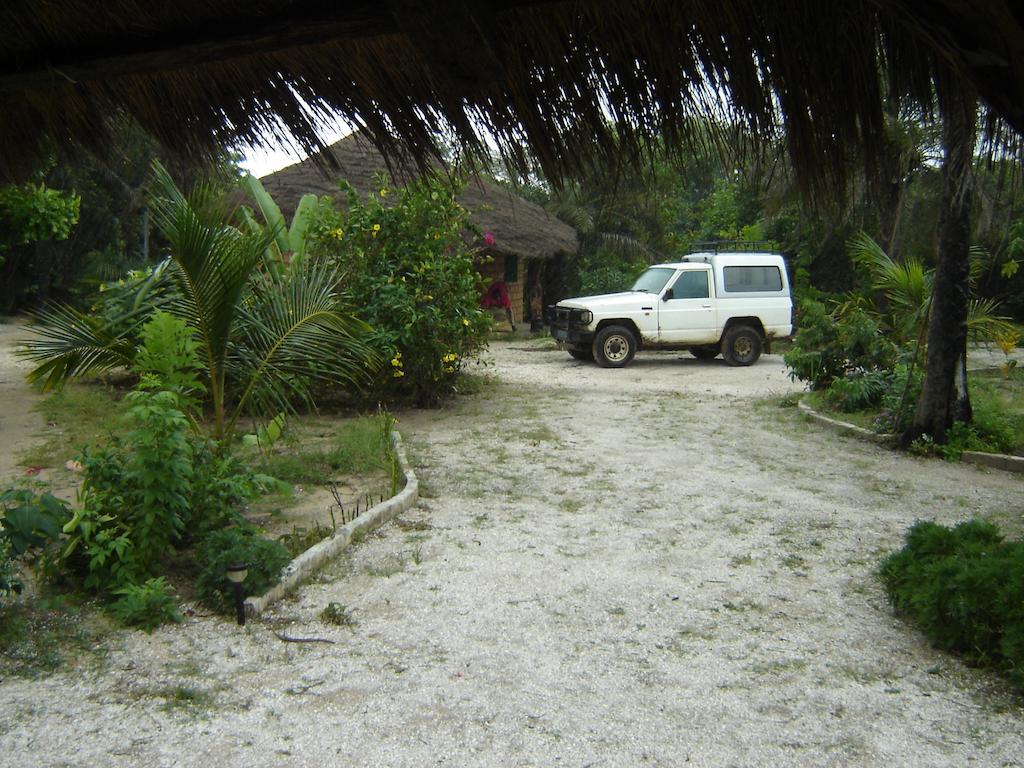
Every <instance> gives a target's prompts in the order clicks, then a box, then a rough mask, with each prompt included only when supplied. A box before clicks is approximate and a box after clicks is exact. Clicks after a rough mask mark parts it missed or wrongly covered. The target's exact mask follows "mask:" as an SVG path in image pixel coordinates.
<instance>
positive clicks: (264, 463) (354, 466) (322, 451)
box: [257, 416, 392, 485]
mask: <svg viewBox="0 0 1024 768" xmlns="http://www.w3.org/2000/svg"><path fill="white" fill-rule="evenodd" d="M296 439H297V441H298V442H299V444H300V445H301V444H302V436H301V435H297V436H296ZM257 465H258V468H259V471H260V472H263V473H265V474H268V475H272V476H274V477H276V478H277V479H279V480H283V481H284V482H286V483H291V484H295V485H313V484H319V483H323V482H324V481H326V480H330V479H333V478H337V477H341V476H346V475H360V474H362V475H365V474H371V473H374V472H390V471H391V465H392V457H391V445H390V443H389V442H388V438H387V436H386V435H385V434H384V430H383V429H382V428H381V422H380V418H379V417H377V416H360V417H358V418H355V419H352V420H351V421H346V422H344V423H341V424H339V425H338V426H337V428H336V429H334V430H332V434H331V435H330V436H329V438H328V440H327V441H326V444H320V445H316V446H311V447H305V448H302V449H300V450H298V451H290V450H287V449H284V450H280V451H278V452H275V453H273V454H271V455H270V456H262V457H260V458H259V459H258V460H257Z"/></svg>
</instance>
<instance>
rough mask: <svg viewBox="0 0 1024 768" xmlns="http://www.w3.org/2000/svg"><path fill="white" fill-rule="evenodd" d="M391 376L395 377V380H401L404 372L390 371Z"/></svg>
mask: <svg viewBox="0 0 1024 768" xmlns="http://www.w3.org/2000/svg"><path fill="white" fill-rule="evenodd" d="M391 375H392V376H394V377H395V378H396V379H400V378H402V377H403V376H405V371H401V370H398V371H392V372H391Z"/></svg>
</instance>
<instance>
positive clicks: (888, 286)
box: [847, 232, 1014, 344]
mask: <svg viewBox="0 0 1024 768" xmlns="http://www.w3.org/2000/svg"><path fill="white" fill-rule="evenodd" d="M847 250H848V251H849V253H850V257H851V258H852V259H853V262H854V263H855V264H857V265H858V266H860V267H862V268H863V269H865V271H866V272H867V274H868V275H869V279H870V281H871V287H872V289H874V290H876V291H879V292H880V293H881V294H882V296H883V297H884V299H885V310H884V311H883V312H881V313H880V314H881V319H882V321H883V327H885V328H886V329H887V330H888V331H889V332H890V333H892V334H893V341H895V342H896V343H897V344H908V343H913V341H914V340H915V339H923V338H924V330H925V328H926V327H927V325H928V313H929V311H930V308H931V296H932V286H933V283H934V270H931V269H926V268H925V267H924V265H923V264H922V263H921V262H920V261H919V260H918V259H914V258H910V259H905V260H903V261H902V262H898V261H895V260H894V259H892V258H891V257H890V256H889V255H888V254H887V253H886V252H885V251H884V250H882V247H881V246H880V245H878V243H876V242H875V241H874V240H873V239H871V237H870V236H869V235H867V234H865V233H864V232H861V233H860V234H858V235H855V236H854V237H852V238H851V239H850V241H849V243H847ZM986 259H987V254H986V253H985V252H984V250H983V249H980V248H976V247H975V248H972V249H971V275H970V276H971V279H970V285H971V287H972V288H973V287H974V285H975V284H976V282H977V279H978V277H979V275H980V273H981V272H982V271H983V270H984V268H985V266H986ZM998 311H999V306H998V303H997V302H995V301H993V300H992V299H982V298H977V297H973V298H971V299H970V301H969V303H968V311H967V330H968V333H970V335H971V337H972V338H973V339H975V340H976V341H995V340H996V339H998V338H999V337H1000V336H1005V335H1007V334H1011V333H1013V332H1014V327H1013V324H1012V323H1011V322H1010V321H1009V320H1007V319H1006V318H1005V317H1001V316H1000V315H998V314H997V312H998Z"/></svg>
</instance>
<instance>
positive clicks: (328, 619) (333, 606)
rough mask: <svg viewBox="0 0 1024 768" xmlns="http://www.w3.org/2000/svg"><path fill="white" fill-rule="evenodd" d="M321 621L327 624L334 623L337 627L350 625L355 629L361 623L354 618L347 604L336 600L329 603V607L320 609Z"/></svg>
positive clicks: (350, 627)
mask: <svg viewBox="0 0 1024 768" xmlns="http://www.w3.org/2000/svg"><path fill="white" fill-rule="evenodd" d="M320 621H322V622H324V623H325V624H334V625H335V626H336V627H348V628H349V629H353V628H355V627H356V626H358V624H359V622H357V621H356V620H355V619H354V618H352V613H351V611H349V609H348V608H347V607H346V606H345V605H343V604H342V603H334V602H331V603H328V604H327V607H326V608H324V609H323V610H322V611H320Z"/></svg>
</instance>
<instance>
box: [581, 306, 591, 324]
mask: <svg viewBox="0 0 1024 768" xmlns="http://www.w3.org/2000/svg"><path fill="white" fill-rule="evenodd" d="M580 322H581V323H583V325H590V324H591V323H592V322H594V313H593V312H591V311H590V310H589V309H582V310H580Z"/></svg>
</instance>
